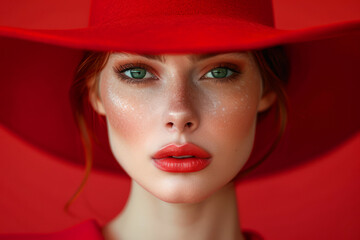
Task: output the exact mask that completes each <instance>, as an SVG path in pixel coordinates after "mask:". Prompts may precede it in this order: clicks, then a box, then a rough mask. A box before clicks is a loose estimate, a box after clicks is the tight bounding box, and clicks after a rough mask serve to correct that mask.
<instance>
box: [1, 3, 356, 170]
mask: <svg viewBox="0 0 360 240" xmlns="http://www.w3.org/2000/svg"><path fill="white" fill-rule="evenodd" d="M154 6H156V7H154ZM139 16H141V17H139ZM359 30H360V21H351V22H345V23H337V24H331V25H326V26H318V27H311V28H304V29H298V30H280V29H277V28H275V27H274V24H273V16H272V5H271V2H270V1H267V0H257V1H245V0H238V1H235V0H234V1H230V0H229V1H215V0H214V1H188V2H186V1H162V0H158V1H156V4H155V1H114V0H94V1H93V2H92V7H91V13H90V24H89V27H86V28H82V29H64V30H35V29H31V30H29V29H19V28H12V27H6V26H0V35H1V36H3V37H2V38H1V39H0V41H1V44H0V46H1V56H0V62H1V76H2V77H1V79H2V84H1V85H2V87H1V88H0V101H1V105H0V109H1V111H0V122H1V123H2V124H3V125H4V126H6V128H8V129H10V130H11V131H13V132H14V133H16V134H18V135H19V136H21V137H22V138H24V139H25V140H27V141H29V142H30V143H32V144H34V145H35V146H38V147H40V148H41V149H44V150H46V151H48V152H50V153H51V154H55V155H57V156H60V157H61V158H63V159H67V160H71V161H74V162H81V159H82V158H83V157H82V148H81V143H80V138H79V136H78V134H77V131H76V127H75V123H74V121H73V119H72V116H71V109H70V105H69V102H68V96H67V95H68V88H69V86H70V83H71V80H72V77H73V74H74V70H75V68H76V66H77V63H78V62H79V60H80V58H81V56H82V53H83V51H84V50H101V51H125V52H136V53H154V54H160V53H189V52H191V53H205V52H221V51H243V50H252V49H260V48H267V47H271V46H276V45H283V46H284V47H285V49H286V51H287V53H288V55H289V58H290V62H291V77H290V81H289V86H288V89H287V90H288V95H289V105H290V110H289V124H288V128H287V131H286V133H285V134H284V138H283V141H282V142H281V143H280V144H279V146H278V149H277V150H276V151H275V152H274V154H273V155H272V156H271V157H269V159H267V161H266V162H264V164H263V165H262V166H260V167H259V168H258V169H257V170H256V172H255V173H254V175H252V176H264V175H266V174H269V173H274V172H275V171H280V170H284V169H289V168H290V167H295V166H298V165H299V164H300V163H301V164H303V163H305V162H307V161H310V160H313V159H314V158H315V157H317V156H319V155H323V154H326V153H328V152H329V151H331V150H332V149H334V147H335V146H339V145H341V144H342V143H344V142H345V141H347V140H348V139H351V138H352V137H354V136H355V135H356V134H357V133H358V131H359V124H358V122H360V114H359V111H358V110H356V106H354V103H356V102H357V101H358V99H357V94H358V90H357V89H359V86H360V82H359V81H357V79H356V77H357V75H356V70H357V68H358V66H359V59H360V58H359V56H360V47H359V44H358V43H359V40H360V34H359V32H360V31H359ZM5 103H6V104H5ZM269 127H270V126H269V125H268V124H267V123H264V124H263V125H261V126H259V128H263V129H261V130H260V131H259V133H260V134H264V135H265V136H261V135H259V134H258V135H257V136H256V137H257V143H256V145H255V151H254V156H253V160H250V161H253V162H254V161H256V159H258V158H259V156H257V155H262V154H263V153H264V152H265V151H266V149H265V150H262V149H260V148H262V147H263V146H264V144H265V143H266V137H267V136H266V131H264V129H267V128H269ZM103 130H104V129H100V131H103ZM103 139H106V137H104V138H103ZM260 140H263V141H265V143H264V142H260ZM104 141H105V140H104ZM104 145H106V144H104ZM358 156H359V155H357V156H355V157H358ZM99 159H101V161H99ZM94 166H95V167H96V168H99V169H103V170H110V171H114V169H116V170H115V171H118V170H119V167H118V164H117V162H115V161H114V160H113V157H112V155H111V153H110V151H109V149H106V148H105V150H104V148H103V146H100V147H99V146H97V147H96V149H95V159H94Z"/></svg>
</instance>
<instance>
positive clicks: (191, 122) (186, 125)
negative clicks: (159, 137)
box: [164, 86, 199, 133]
mask: <svg viewBox="0 0 360 240" xmlns="http://www.w3.org/2000/svg"><path fill="white" fill-rule="evenodd" d="M166 101H167V104H166V106H167V107H166V110H165V112H164V123H165V128H166V129H167V130H168V131H175V132H179V133H183V132H187V133H189V132H193V131H194V130H196V129H197V128H198V125H199V117H198V114H197V111H196V109H197V108H198V107H199V106H197V105H196V99H195V94H194V93H193V91H192V90H191V88H189V87H180V86H177V87H176V86H175V87H174V88H173V90H172V91H169V92H168V94H167V99H166Z"/></svg>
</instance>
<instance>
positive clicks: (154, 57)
mask: <svg viewBox="0 0 360 240" xmlns="http://www.w3.org/2000/svg"><path fill="white" fill-rule="evenodd" d="M120 54H122V55H126V56H129V57H130V56H131V55H137V56H140V57H145V58H147V59H150V60H156V61H160V62H162V63H165V62H166V57H165V56H164V55H153V54H130V53H120ZM223 54H226V53H207V54H193V55H190V56H188V58H189V59H190V60H191V61H201V60H204V59H208V58H212V57H215V56H218V55H223ZM235 54H236V55H243V54H244V52H236V53H235Z"/></svg>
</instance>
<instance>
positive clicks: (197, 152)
mask: <svg viewBox="0 0 360 240" xmlns="http://www.w3.org/2000/svg"><path fill="white" fill-rule="evenodd" d="M210 158H211V155H210V154H209V153H208V152H207V151H205V150H204V149H202V148H200V147H198V146H196V145H195V144H191V143H187V144H184V145H175V144H169V145H166V146H165V147H163V148H161V149H160V150H159V151H158V152H156V153H155V154H154V156H153V157H152V159H153V162H154V165H155V167H157V168H158V169H160V170H162V171H165V172H178V173H186V172H197V171H200V170H202V169H204V168H206V167H207V166H208V165H209V164H210Z"/></svg>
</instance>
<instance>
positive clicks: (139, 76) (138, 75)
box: [124, 68, 147, 79]
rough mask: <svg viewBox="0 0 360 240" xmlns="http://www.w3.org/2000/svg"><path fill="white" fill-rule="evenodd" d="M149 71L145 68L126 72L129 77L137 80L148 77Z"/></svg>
mask: <svg viewBox="0 0 360 240" xmlns="http://www.w3.org/2000/svg"><path fill="white" fill-rule="evenodd" d="M146 73H147V71H146V70H145V69H143V68H133V69H129V70H127V71H125V72H124V74H125V75H126V76H128V77H131V78H135V79H143V78H144V77H145V76H146Z"/></svg>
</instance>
